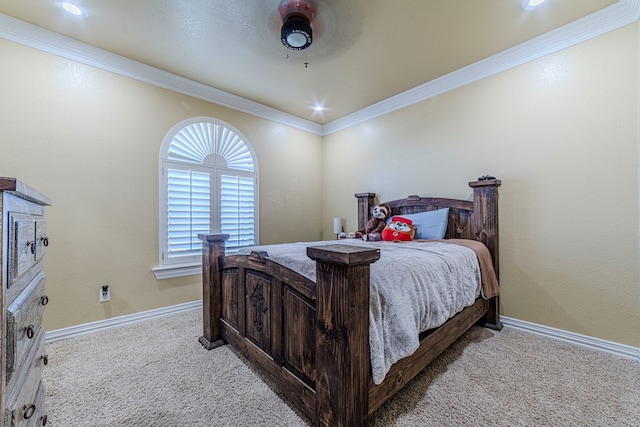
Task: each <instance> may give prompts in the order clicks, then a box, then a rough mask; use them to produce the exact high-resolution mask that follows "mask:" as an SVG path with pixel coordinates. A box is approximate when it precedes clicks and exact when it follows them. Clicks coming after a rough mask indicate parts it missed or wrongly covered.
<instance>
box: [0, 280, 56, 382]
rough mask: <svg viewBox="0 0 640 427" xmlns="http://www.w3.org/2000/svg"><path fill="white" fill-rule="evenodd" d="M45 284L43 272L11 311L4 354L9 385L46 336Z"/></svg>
mask: <svg viewBox="0 0 640 427" xmlns="http://www.w3.org/2000/svg"><path fill="white" fill-rule="evenodd" d="M44 283H45V280H44V274H43V273H42V272H40V273H39V274H38V275H37V276H36V277H35V278H34V279H33V280H32V281H31V283H30V284H29V286H27V287H26V289H25V290H24V291H23V292H22V293H20V295H18V297H17V298H16V299H15V300H14V301H13V302H12V303H11V305H9V307H8V308H7V313H6V333H7V337H6V343H7V345H6V347H5V351H4V356H5V364H4V365H5V370H6V379H7V382H9V381H10V380H11V377H12V376H13V374H14V373H15V372H16V371H17V370H18V369H19V367H20V366H21V364H22V363H24V361H25V360H26V358H27V356H28V355H29V353H30V351H31V350H32V348H33V347H34V346H37V345H38V339H39V338H38V337H40V336H44V331H43V327H42V315H43V312H44V308H45V305H46V304H47V302H48V298H47V296H46V295H45V290H44Z"/></svg>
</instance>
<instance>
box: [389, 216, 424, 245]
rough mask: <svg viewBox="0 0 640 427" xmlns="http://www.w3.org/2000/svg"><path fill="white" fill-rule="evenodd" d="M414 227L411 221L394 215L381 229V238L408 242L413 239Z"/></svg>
mask: <svg viewBox="0 0 640 427" xmlns="http://www.w3.org/2000/svg"><path fill="white" fill-rule="evenodd" d="M415 234H416V229H415V227H414V226H413V221H411V220H410V219H407V218H402V217H401V216H394V217H392V218H391V221H389V223H388V224H387V226H386V227H385V228H384V230H382V240H384V241H386V242H408V241H410V240H413V236H414V235H415Z"/></svg>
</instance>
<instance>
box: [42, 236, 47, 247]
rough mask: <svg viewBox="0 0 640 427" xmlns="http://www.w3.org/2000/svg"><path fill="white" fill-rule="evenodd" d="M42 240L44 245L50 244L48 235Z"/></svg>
mask: <svg viewBox="0 0 640 427" xmlns="http://www.w3.org/2000/svg"><path fill="white" fill-rule="evenodd" d="M40 242H42V244H43V246H45V247H46V246H49V238H48V237H47V236H43V237H41V238H40Z"/></svg>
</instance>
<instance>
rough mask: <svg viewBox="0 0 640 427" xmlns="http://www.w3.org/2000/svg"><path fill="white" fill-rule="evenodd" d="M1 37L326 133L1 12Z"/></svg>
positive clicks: (305, 122)
mask: <svg viewBox="0 0 640 427" xmlns="http://www.w3.org/2000/svg"><path fill="white" fill-rule="evenodd" d="M0 37H1V38H4V39H7V40H10V41H13V42H16V43H20V44H23V45H25V46H29V47H32V48H35V49H39V50H42V51H44V52H48V53H51V54H54V55H57V56H60V57H63V58H66V59H70V60H72V61H76V62H80V63H82V64H86V65H90V66H93V67H96V68H99V69H102V70H105V71H109V72H112V73H115V74H119V75H121V76H125V77H129V78H132V79H135V80H139V81H142V82H145V83H149V84H152V85H154V86H158V87H161V88H164V89H169V90H171V91H174V92H178V93H182V94H184V95H188V96H191V97H193V98H198V99H202V100H204V101H208V102H212V103H214V104H217V105H221V106H223V107H227V108H231V109H233V110H237V111H242V112H244V113H248V114H251V115H254V116H257V117H262V118H264V119H267V120H272V121H274V122H277V123H282V124H285V125H288V126H291V127H294V128H297V129H301V130H304V131H307V132H310V133H313V134H317V135H321V134H322V125H320V124H318V123H315V122H312V121H310V120H305V119H302V118H300V117H297V116H294V115H292V114H288V113H285V112H283V111H280V110H277V109H275V108H272V107H268V106H266V105H263V104H260V103H258V102H255V101H251V100H249V99H246V98H243V97H240V96H237V95H234V94H232V93H229V92H225V91H223V90H220V89H216V88H214V87H211V86H208V85H205V84H202V83H198V82H195V81H193V80H189V79H186V78H184V77H181V76H178V75H176V74H172V73H169V72H167V71H163V70H161V69H159V68H155V67H152V66H150V65H147V64H143V63H141V62H138V61H134V60H132V59H129V58H125V57H124V56H120V55H116V54H114V53H112V52H109V51H107V50H104V49H100V48H97V47H95V46H91V45H89V44H87V43H83V42H80V41H78V40H74V39H72V38H70V37H66V36H63V35H61V34H58V33H56V32H53V31H50V30H46V29H44V28H41V27H38V26H36V25H33V24H29V23H27V22H24V21H21V20H19V19H16V18H13V17H11V16H8V15H5V14H2V13H0Z"/></svg>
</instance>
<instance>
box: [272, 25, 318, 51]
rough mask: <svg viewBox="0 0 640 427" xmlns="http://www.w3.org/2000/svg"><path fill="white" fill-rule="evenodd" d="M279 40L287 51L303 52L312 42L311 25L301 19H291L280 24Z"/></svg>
mask: <svg viewBox="0 0 640 427" xmlns="http://www.w3.org/2000/svg"><path fill="white" fill-rule="evenodd" d="M280 39H281V40H282V44H283V45H285V46H286V47H287V49H291V50H304V49H306V48H308V47H309V46H311V42H312V41H313V32H312V30H311V25H310V24H309V22H308V21H307V20H305V19H303V18H301V17H292V18H290V19H288V20H286V21H285V22H284V23H283V24H282V28H281V29H280Z"/></svg>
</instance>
